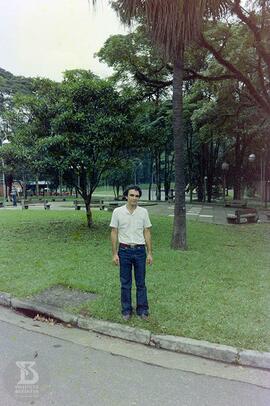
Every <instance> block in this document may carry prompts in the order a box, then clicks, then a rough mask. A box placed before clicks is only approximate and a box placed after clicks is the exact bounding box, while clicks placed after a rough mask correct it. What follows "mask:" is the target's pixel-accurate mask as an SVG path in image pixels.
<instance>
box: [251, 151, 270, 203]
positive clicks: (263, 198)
mask: <svg viewBox="0 0 270 406" xmlns="http://www.w3.org/2000/svg"><path fill="white" fill-rule="evenodd" d="M248 160H249V162H254V161H255V160H256V155H255V154H250V155H249V157H248ZM260 189H261V201H262V203H263V202H264V207H266V208H267V182H266V177H265V149H264V148H263V149H262V155H261V159H260Z"/></svg>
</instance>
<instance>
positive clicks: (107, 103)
mask: <svg viewBox="0 0 270 406" xmlns="http://www.w3.org/2000/svg"><path fill="white" fill-rule="evenodd" d="M131 104H132V103H131V100H130V99H127V98H126V97H124V96H121V95H120V93H119V92H118V91H117V90H116V89H115V87H114V85H113V83H111V82H110V81H109V80H101V79H99V78H98V77H96V76H95V75H93V74H92V73H91V72H87V71H84V70H74V71H67V72H66V73H65V75H64V81H63V84H62V88H61V96H60V98H59V100H58V102H57V104H56V109H57V114H56V116H55V118H54V119H53V121H52V128H53V135H52V136H49V137H47V138H46V139H45V147H46V149H47V151H48V153H49V155H50V156H52V157H53V159H54V160H55V161H57V162H58V168H59V169H60V170H61V171H62V172H63V174H65V172H68V171H70V169H73V171H75V172H76V175H77V176H79V178H80V183H79V184H78V183H77V182H76V183H74V187H75V188H76V190H77V191H78V193H79V194H80V195H81V196H82V198H83V200H84V202H85V207H86V215H87V224H88V226H89V227H91V225H92V224H93V219H92V212H91V207H90V206H91V198H92V195H93V192H94V190H95V189H96V187H97V186H98V183H99V181H100V178H101V176H102V175H103V174H104V173H105V172H106V171H107V170H108V169H109V168H114V167H117V166H118V163H119V160H120V159H122V158H123V157H124V156H125V154H126V151H127V148H128V146H129V145H130V144H131V142H132V140H133V138H134V137H133V134H134V131H133V128H132V120H131Z"/></svg>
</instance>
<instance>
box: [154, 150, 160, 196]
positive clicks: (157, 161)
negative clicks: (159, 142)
mask: <svg viewBox="0 0 270 406" xmlns="http://www.w3.org/2000/svg"><path fill="white" fill-rule="evenodd" d="M155 168H156V200H158V201H160V200H161V176H160V175H161V173H160V151H158V150H157V151H156V153H155Z"/></svg>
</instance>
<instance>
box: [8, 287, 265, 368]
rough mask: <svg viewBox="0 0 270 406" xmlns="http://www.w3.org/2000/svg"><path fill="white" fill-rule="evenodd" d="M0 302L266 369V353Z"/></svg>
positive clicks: (40, 305)
mask: <svg viewBox="0 0 270 406" xmlns="http://www.w3.org/2000/svg"><path fill="white" fill-rule="evenodd" d="M0 305H2V306H5V307H10V308H12V309H18V310H19V309H22V310H23V309H24V310H32V311H35V312H37V313H38V312H39V313H42V314H45V315H47V316H50V317H54V318H56V319H58V320H60V321H62V322H64V323H69V324H72V325H73V326H75V327H78V328H81V329H84V330H87V331H94V332H96V333H99V334H103V335H108V336H111V337H116V338H121V339H123V340H128V341H133V342H136V343H140V344H144V345H149V346H152V347H156V348H162V349H165V350H169V351H173V352H177V353H184V354H190V355H195V356H199V357H203V358H206V359H211V360H215V361H222V362H225V363H230V364H233V365H241V366H249V367H255V368H262V369H269V370H270V352H260V351H253V350H246V349H237V348H235V347H231V346H227V345H222V344H215V343H210V342H208V341H204V340H195V339H193V338H187V337H179V336H172V335H158V334H153V333H152V332H150V331H149V330H146V329H140V328H136V327H131V326H125V325H123V324H119V323H113V322H109V321H105V320H98V319H94V318H90V317H89V318H86V317H83V316H76V315H74V314H72V313H68V312H66V311H63V310H62V309H61V308H58V307H56V306H51V305H45V304H43V303H38V302H31V301H29V300H20V299H17V298H15V297H12V296H11V294H9V293H5V292H0Z"/></svg>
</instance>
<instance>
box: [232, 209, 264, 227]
mask: <svg viewBox="0 0 270 406" xmlns="http://www.w3.org/2000/svg"><path fill="white" fill-rule="evenodd" d="M241 220H244V221H241ZM258 220H259V216H258V211H257V209H254V208H245V209H237V210H235V214H228V215H227V222H228V223H229V224H243V223H257V221H258Z"/></svg>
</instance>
